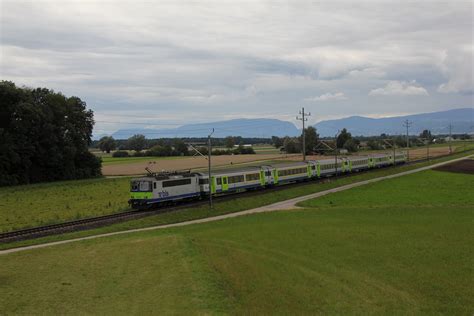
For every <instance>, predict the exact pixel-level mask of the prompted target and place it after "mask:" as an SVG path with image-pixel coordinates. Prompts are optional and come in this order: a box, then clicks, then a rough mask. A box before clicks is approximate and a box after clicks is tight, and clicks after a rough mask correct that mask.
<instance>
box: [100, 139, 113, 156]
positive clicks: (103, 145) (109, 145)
mask: <svg viewBox="0 0 474 316" xmlns="http://www.w3.org/2000/svg"><path fill="white" fill-rule="evenodd" d="M99 148H100V150H101V151H105V152H106V153H110V151H111V150H114V149H115V148H117V143H116V142H115V139H114V138H113V137H112V136H104V137H102V138H101V139H100V140H99Z"/></svg>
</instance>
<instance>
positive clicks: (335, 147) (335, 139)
mask: <svg viewBox="0 0 474 316" xmlns="http://www.w3.org/2000/svg"><path fill="white" fill-rule="evenodd" d="M340 132H341V131H337V133H336V135H334V161H335V164H334V167H335V168H336V177H337V135H339V133H340Z"/></svg>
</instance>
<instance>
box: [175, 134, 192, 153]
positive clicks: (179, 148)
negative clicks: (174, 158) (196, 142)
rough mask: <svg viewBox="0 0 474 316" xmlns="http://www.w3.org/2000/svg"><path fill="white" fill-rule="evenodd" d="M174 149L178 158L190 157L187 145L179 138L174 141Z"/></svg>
mask: <svg viewBox="0 0 474 316" xmlns="http://www.w3.org/2000/svg"><path fill="white" fill-rule="evenodd" d="M173 148H174V151H175V154H176V155H178V156H187V155H189V151H188V145H186V144H185V143H184V141H183V140H181V139H179V138H176V139H175V140H174V141H173Z"/></svg>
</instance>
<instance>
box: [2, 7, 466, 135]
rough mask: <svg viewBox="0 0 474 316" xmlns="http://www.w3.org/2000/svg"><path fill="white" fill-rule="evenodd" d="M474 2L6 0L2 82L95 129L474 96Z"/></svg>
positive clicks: (289, 116)
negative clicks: (77, 113)
mask: <svg viewBox="0 0 474 316" xmlns="http://www.w3.org/2000/svg"><path fill="white" fill-rule="evenodd" d="M473 7H474V3H473V1H375V0H373V1H302V0H295V1H250V0H249V1H238V0H233V1H225V0H218V1H177V0H176V1H174V0H173V1H172V0H170V1H120V0H119V1H90V0H85V1H67V0H61V1H42V0H36V1H22V0H0V19H1V23H0V27H1V28H0V80H10V81H13V82H15V83H16V84H17V85H18V86H27V87H47V88H50V89H53V90H54V91H57V92H62V93H63V94H65V95H66V96H78V97H80V98H81V99H82V100H84V101H86V103H87V105H88V107H89V108H91V109H92V110H93V111H94V113H95V119H96V127H95V130H94V133H95V134H96V135H97V134H107V133H112V132H114V131H115V130H117V129H119V128H134V127H153V128H163V127H173V126H178V125H182V124H187V123H199V122H209V121H219V120H227V119H234V118H277V119H281V120H286V121H291V122H293V123H295V124H300V122H299V121H297V120H296V115H297V114H298V112H299V110H300V109H301V107H304V108H305V110H306V111H308V112H311V116H310V117H309V123H316V122H318V121H321V120H325V119H334V118H342V117H347V116H352V115H362V116H369V117H385V116H395V115H404V114H414V113H421V112H434V111H439V110H449V109H454V108H463V107H472V106H473V105H474V101H473V99H474V84H473V73H474V71H473V70H474V69H473V68H474V66H473V54H474V44H473V15H474V13H473V10H474V9H473Z"/></svg>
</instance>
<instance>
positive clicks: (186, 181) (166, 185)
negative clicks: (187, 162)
mask: <svg viewBox="0 0 474 316" xmlns="http://www.w3.org/2000/svg"><path fill="white" fill-rule="evenodd" d="M187 184H191V179H190V178H187V179H179V180H169V181H163V188H169V187H176V186H179V185H187Z"/></svg>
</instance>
